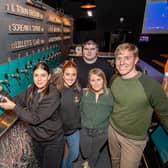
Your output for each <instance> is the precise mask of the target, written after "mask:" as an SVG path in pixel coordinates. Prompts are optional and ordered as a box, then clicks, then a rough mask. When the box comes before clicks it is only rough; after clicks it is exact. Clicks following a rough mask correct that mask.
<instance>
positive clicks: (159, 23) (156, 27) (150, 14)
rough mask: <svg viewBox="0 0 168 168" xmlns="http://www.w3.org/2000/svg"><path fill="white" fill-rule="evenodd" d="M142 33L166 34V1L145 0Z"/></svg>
mask: <svg viewBox="0 0 168 168" xmlns="http://www.w3.org/2000/svg"><path fill="white" fill-rule="evenodd" d="M142 34H168V2H167V1H149V0H148V1H147V3H146V8H145V15H144V22H143V29H142Z"/></svg>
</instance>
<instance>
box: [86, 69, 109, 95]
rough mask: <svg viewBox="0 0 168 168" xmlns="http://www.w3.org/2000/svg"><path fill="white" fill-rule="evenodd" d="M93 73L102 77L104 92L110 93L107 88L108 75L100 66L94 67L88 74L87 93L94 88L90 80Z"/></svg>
mask: <svg viewBox="0 0 168 168" xmlns="http://www.w3.org/2000/svg"><path fill="white" fill-rule="evenodd" d="M93 74H94V75H97V76H99V77H101V78H102V79H103V92H104V93H105V94H108V93H109V91H108V89H107V80H106V76H105V74H104V72H103V71H102V70H101V69H100V68H93V69H91V70H90V71H89V74H88V84H87V91H86V95H87V94H88V92H89V91H90V90H92V87H91V85H90V82H89V80H90V77H91V75H93Z"/></svg>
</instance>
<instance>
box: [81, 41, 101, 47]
mask: <svg viewBox="0 0 168 168" xmlns="http://www.w3.org/2000/svg"><path fill="white" fill-rule="evenodd" d="M85 45H95V46H96V48H98V44H97V43H96V42H95V41H93V40H88V41H86V42H84V43H83V45H82V48H84V46H85Z"/></svg>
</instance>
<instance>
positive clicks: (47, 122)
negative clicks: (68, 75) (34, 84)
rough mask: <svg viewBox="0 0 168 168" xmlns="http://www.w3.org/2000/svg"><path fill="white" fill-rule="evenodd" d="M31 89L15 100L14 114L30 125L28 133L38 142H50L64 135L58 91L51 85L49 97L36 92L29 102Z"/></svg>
mask: <svg viewBox="0 0 168 168" xmlns="http://www.w3.org/2000/svg"><path fill="white" fill-rule="evenodd" d="M30 91H31V89H30V87H29V88H28V89H27V90H26V91H24V92H23V93H22V94H21V95H19V96H17V97H16V98H15V101H16V106H15V108H14V112H15V113H16V114H17V115H18V117H19V118H20V119H21V120H23V121H25V122H27V123H28V128H27V131H28V133H29V134H30V136H31V137H32V138H33V139H35V140H36V141H50V140H53V139H55V138H57V137H58V136H60V135H63V127H62V121H61V117H60V111H59V106H60V95H59V93H58V91H57V89H56V88H55V87H54V86H52V85H50V86H49V93H48V95H44V96H42V95H41V94H40V93H38V92H37V91H35V92H34V95H33V97H32V101H31V102H29V101H28V99H29V95H30Z"/></svg>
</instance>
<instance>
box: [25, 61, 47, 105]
mask: <svg viewBox="0 0 168 168" xmlns="http://www.w3.org/2000/svg"><path fill="white" fill-rule="evenodd" d="M36 69H43V70H44V71H46V72H47V73H48V74H50V69H49V67H48V65H47V64H46V63H45V62H38V63H37V64H36V65H35V66H34V68H33V73H34V71H35V70H36ZM30 87H31V88H30V89H31V92H30V95H29V98H28V102H31V100H32V98H33V94H34V92H35V90H36V89H37V87H36V86H35V84H32V85H31V86H30ZM49 91H50V90H49V83H48V85H47V87H46V88H45V89H44V90H43V91H42V95H43V96H44V95H48V94H49Z"/></svg>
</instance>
